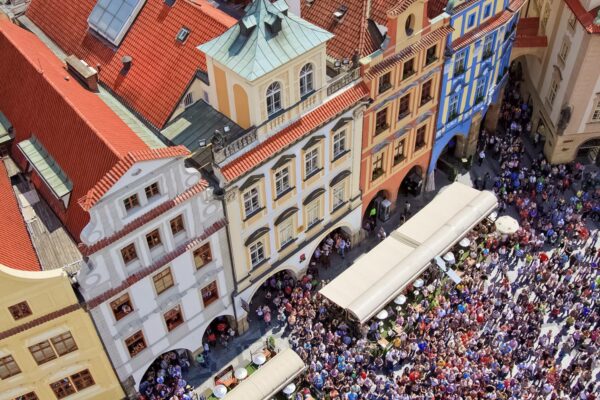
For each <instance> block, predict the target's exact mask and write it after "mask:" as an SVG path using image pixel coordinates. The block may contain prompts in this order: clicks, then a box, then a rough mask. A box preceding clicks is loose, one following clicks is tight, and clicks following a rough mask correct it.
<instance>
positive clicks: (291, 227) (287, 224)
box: [277, 214, 296, 249]
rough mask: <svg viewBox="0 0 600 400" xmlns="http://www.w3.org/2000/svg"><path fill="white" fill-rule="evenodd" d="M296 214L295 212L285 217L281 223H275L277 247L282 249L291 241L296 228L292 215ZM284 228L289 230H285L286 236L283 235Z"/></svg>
mask: <svg viewBox="0 0 600 400" xmlns="http://www.w3.org/2000/svg"><path fill="white" fill-rule="evenodd" d="M295 216H296V214H293V215H291V216H290V217H289V218H286V219H285V220H283V221H281V223H279V224H278V225H277V239H278V240H279V248H280V249H283V248H284V247H285V246H287V245H288V244H290V243H292V242H293V241H294V237H295V234H296V229H295V225H296V224H295V221H294V217H295ZM284 229H285V230H287V231H289V232H287V234H288V235H287V236H285V237H284Z"/></svg>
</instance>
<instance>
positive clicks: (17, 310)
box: [8, 301, 32, 321]
mask: <svg viewBox="0 0 600 400" xmlns="http://www.w3.org/2000/svg"><path fill="white" fill-rule="evenodd" d="M8 311H9V312H10V315H12V317H13V318H14V320H15V321H18V320H20V319H22V318H25V317H29V316H30V315H31V314H32V312H31V308H29V304H27V302H26V301H22V302H20V303H17V304H15V305H13V306H9V307H8Z"/></svg>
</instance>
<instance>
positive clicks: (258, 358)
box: [252, 353, 267, 365]
mask: <svg viewBox="0 0 600 400" xmlns="http://www.w3.org/2000/svg"><path fill="white" fill-rule="evenodd" d="M252 362H253V363H254V364H256V365H263V364H264V363H266V362H267V357H265V355H264V354H263V353H258V354H255V355H253V356H252Z"/></svg>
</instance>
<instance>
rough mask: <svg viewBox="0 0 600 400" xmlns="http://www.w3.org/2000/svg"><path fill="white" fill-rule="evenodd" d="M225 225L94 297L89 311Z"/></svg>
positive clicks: (215, 226)
mask: <svg viewBox="0 0 600 400" xmlns="http://www.w3.org/2000/svg"><path fill="white" fill-rule="evenodd" d="M225 225H227V222H226V221H225V220H224V219H221V220H219V221H217V222H215V223H214V224H212V225H211V226H209V227H208V228H206V230H205V231H204V232H202V234H201V235H200V236H198V237H196V238H193V239H190V240H188V241H187V242H185V243H183V244H182V245H181V246H179V247H177V248H176V249H175V250H173V251H172V252H170V253H167V254H165V255H164V256H163V257H161V258H159V259H158V260H156V261H155V262H154V263H153V264H152V265H150V266H148V267H146V268H144V269H142V270H141V271H139V272H136V273H135V274H133V275H130V276H129V277H128V278H127V280H125V281H123V282H121V284H120V285H119V286H117V287H113V288H111V289H109V290H107V291H105V292H104V293H102V294H100V295H98V296H96V297H94V298H93V299H90V300H89V301H88V302H87V303H86V306H87V308H88V309H89V310H90V309H93V308H96V307H98V306H99V305H100V304H102V303H104V302H105V301H107V300H108V299H110V298H111V297H113V296H115V295H117V294H118V293H120V292H122V291H123V290H125V289H127V288H129V287H130V286H133V285H134V284H135V283H136V282H138V281H140V280H142V279H144V278H145V277H147V276H148V275H150V274H152V273H154V272H155V271H157V270H159V269H160V268H162V267H164V266H165V265H166V264H168V263H169V262H171V261H173V260H174V259H176V258H177V257H179V256H180V255H182V254H183V253H185V252H186V251H189V250H191V249H193V248H195V247H196V246H198V245H199V244H200V243H202V242H203V241H205V240H206V239H207V238H208V237H210V236H211V235H212V234H214V233H216V232H218V231H219V230H221V228H223V227H224V226H225Z"/></svg>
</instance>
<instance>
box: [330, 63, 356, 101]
mask: <svg viewBox="0 0 600 400" xmlns="http://www.w3.org/2000/svg"><path fill="white" fill-rule="evenodd" d="M358 78H360V71H359V69H358V68H354V69H353V70H350V71H348V72H347V73H346V74H344V75H342V76H340V77H338V78H336V79H334V80H333V81H331V82H330V83H329V84H328V85H327V97H329V96H331V95H332V94H334V93H335V92H338V91H340V90H342V89H343V88H345V87H346V86H348V85H349V84H351V83H352V82H354V81H355V80H357V79H358Z"/></svg>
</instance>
